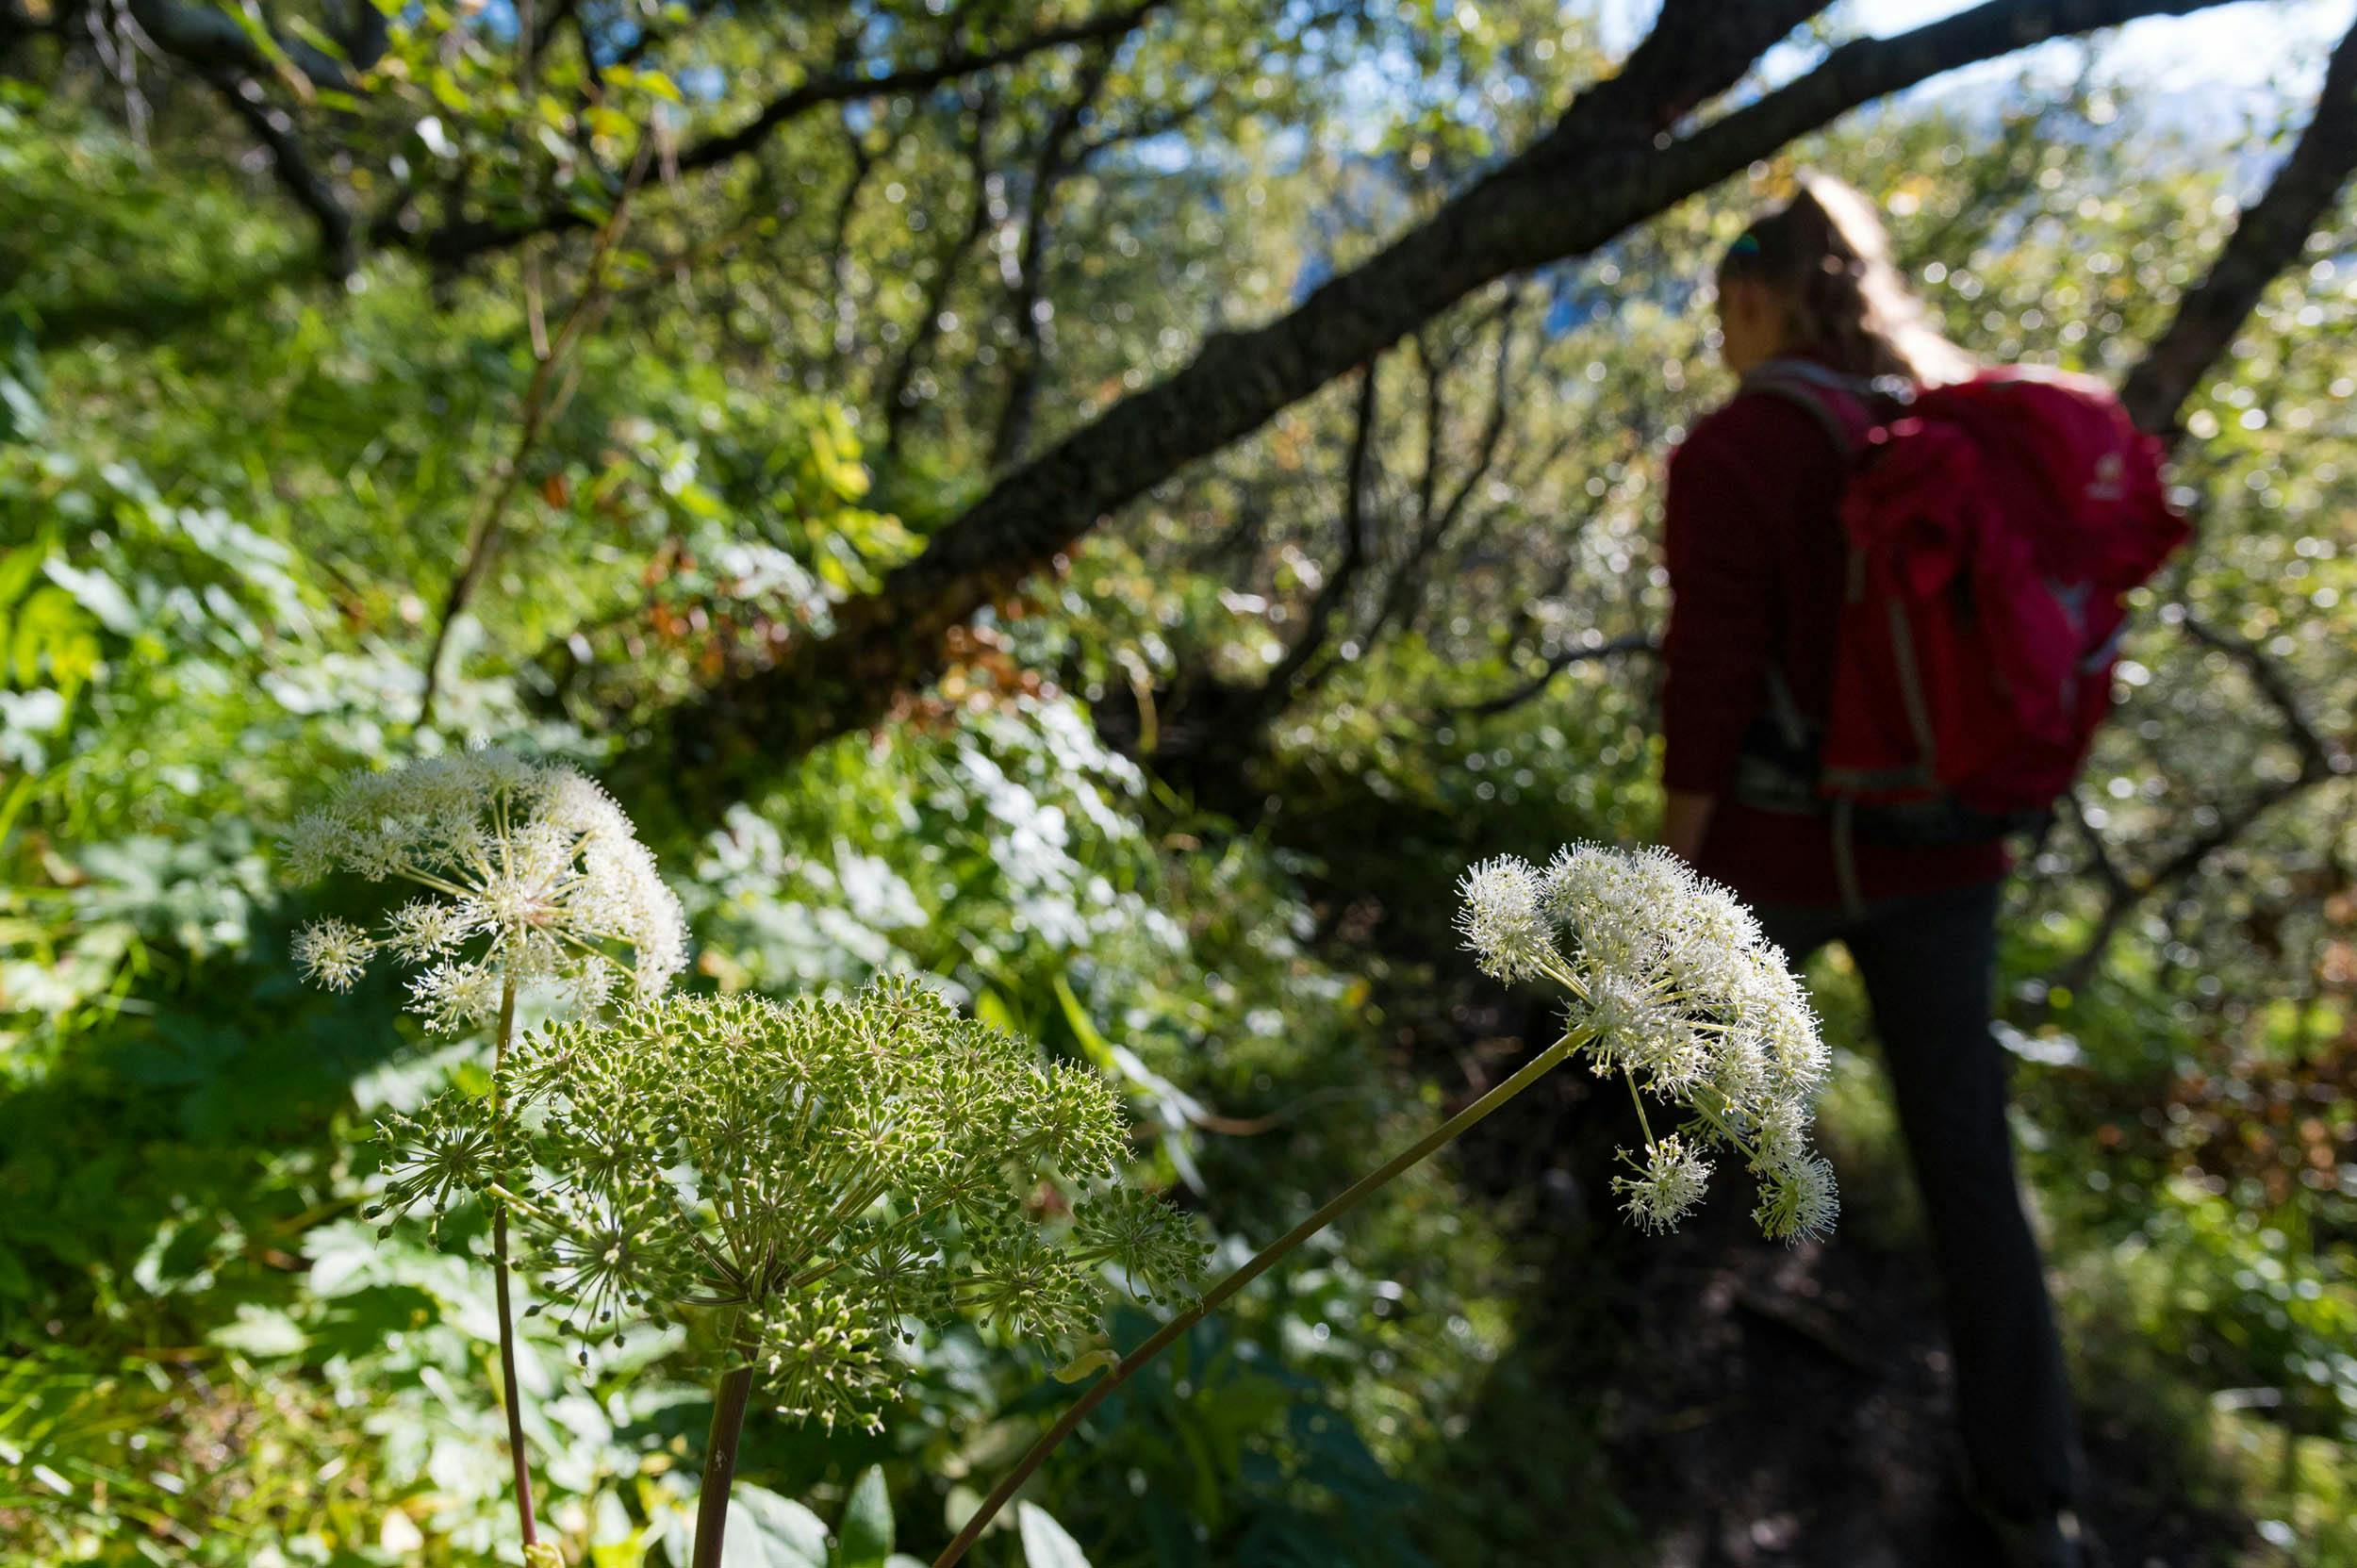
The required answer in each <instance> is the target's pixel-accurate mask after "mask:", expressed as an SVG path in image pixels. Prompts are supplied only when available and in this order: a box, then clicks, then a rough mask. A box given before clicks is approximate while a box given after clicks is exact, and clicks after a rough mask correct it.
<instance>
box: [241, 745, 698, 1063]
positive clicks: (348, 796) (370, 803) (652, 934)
mask: <svg viewBox="0 0 2357 1568" xmlns="http://www.w3.org/2000/svg"><path fill="white" fill-rule="evenodd" d="M284 850H285V853H286V856H287V860H288V867H289V868H290V869H291V870H293V871H294V872H295V873H296V874H297V875H298V876H303V877H305V878H309V877H316V876H320V875H323V874H325V873H327V872H330V871H349V872H353V873H354V874H357V875H359V876H363V877H366V878H368V879H370V880H371V881H384V880H387V879H394V880H399V881H403V882H408V883H415V884H417V885H418V886H420V887H422V888H424V889H425V890H426V895H427V896H425V897H422V898H419V899H414V900H410V901H409V902H407V903H405V904H404V905H402V906H401V907H400V908H398V909H396V910H395V911H393V913H392V914H391V916H388V917H387V920H386V922H385V927H384V932H383V934H382V936H381V938H371V937H370V936H368V935H366V934H365V933H362V932H360V931H359V929H358V928H357V927H353V926H350V925H346V924H343V923H341V922H336V923H334V924H335V925H336V926H337V927H338V928H339V929H337V930H333V931H330V930H326V929H324V928H325V927H326V926H327V925H328V924H329V923H328V922H322V923H321V927H315V928H313V929H312V931H311V932H306V933H305V936H304V937H303V938H299V939H298V948H297V957H298V959H300V960H301V961H302V963H303V966H304V969H305V973H306V974H307V975H308V976H310V978H312V979H313V980H315V981H318V982H320V983H321V984H326V985H331V986H334V987H336V988H337V989H339V990H340V989H342V988H344V987H345V986H348V985H349V984H351V982H352V980H353V979H354V977H356V976H357V975H358V973H359V970H360V966H362V965H365V963H366V962H367V960H368V958H369V956H370V955H371V954H372V953H374V952H375V951H376V950H378V949H387V950H389V951H391V952H393V953H394V954H396V955H397V956H398V957H400V958H401V959H403V960H404V961H405V962H407V963H409V964H413V965H418V966H421V967H422V970H423V972H422V973H420V975H419V976H418V977H417V979H416V980H414V981H413V982H411V985H410V994H411V998H412V1002H411V1005H412V1006H413V1007H414V1008H415V1010H416V1011H418V1012H419V1013H420V1014H421V1015H424V1017H425V1019H426V1021H427V1026H428V1027H429V1028H432V1029H436V1030H438V1031H455V1030H463V1029H468V1028H472V1027H475V1026H477V1025H479V1024H481V1023H483V1022H485V1021H486V1019H488V1018H489V1017H491V1016H494V1015H496V1014H497V1013H498V1010H499V1001H500V998H501V996H502V995H503V991H504V990H505V988H506V987H507V986H508V985H509V984H511V983H512V984H514V985H516V986H519V987H521V986H526V985H535V984H537V985H540V986H543V987H545V988H546V989H548V990H549V991H551V992H552V993H553V995H554V999H555V1000H556V1001H557V1003H558V1004H559V1005H560V1006H562V1007H566V1008H569V1009H574V1010H592V1009H595V1008H596V1007H598V1006H600V1005H601V1004H602V1003H603V1001H604V1000H605V999H606V998H607V997H608V996H610V995H611V994H612V993H613V992H614V990H615V989H616V986H617V984H618V983H626V984H628V985H630V986H633V987H635V989H636V990H638V991H639V992H641V993H649V994H651V993H656V992H660V991H662V990H664V989H666V988H667V987H668V985H669V984H670V982H671V978H672V977H673V976H674V975H676V974H678V973H679V971H680V970H681V969H682V968H684V967H685V966H686V963H687V926H686V920H685V917H684V916H683V915H682V913H681V910H680V903H679V900H678V898H677V897H676V896H674V895H673V894H672V892H671V890H670V888H669V887H668V886H667V885H666V884H665V883H664V881H663V878H662V876H661V874H660V873H659V872H658V870H657V869H656V867H655V861H654V856H653V855H652V854H651V853H650V852H649V851H648V850H647V847H646V846H645V845H643V844H641V843H639V842H638V839H637V836H636V834H635V832H634V831H633V829H632V827H631V822H630V818H629V817H627V816H625V815H624V814H623V812H622V809H621V807H619V806H618V805H617V804H615V802H614V801H613V799H612V798H611V797H610V796H608V795H607V794H606V793H605V791H604V790H602V789H601V788H599V787H598V785H597V784H594V783H593V782H591V781H590V780H589V779H588V778H586V777H585V776H584V775H583V774H582V773H580V772H579V771H578V770H576V769H574V768H573V767H569V766H567V765H565V764H563V763H536V762H532V761H529V760H527V759H525V758H523V757H519V756H518V755H517V754H515V753H514V752H512V751H503V750H500V749H497V748H481V749H477V750H474V751H463V752H458V753H455V754H453V755H448V756H440V757H430V758H425V759H422V760H420V761H418V762H413V763H410V764H408V765H407V766H405V767H398V768H394V769H391V770H389V771H387V772H383V773H371V772H360V773H355V774H354V775H352V776H351V777H349V778H348V779H346V780H345V781H344V784H343V785H342V787H341V788H339V789H338V791H337V793H336V797H335V799H334V800H333V801H331V802H330V803H329V804H328V806H327V807H326V808H324V809H323V810H319V811H313V812H308V813H305V815H304V816H303V817H301V818H300V819H299V820H298V821H297V822H296V823H295V825H294V826H293V828H292V829H291V830H290V831H289V832H288V834H287V837H286V840H285V843H284ZM314 933H317V934H314Z"/></svg>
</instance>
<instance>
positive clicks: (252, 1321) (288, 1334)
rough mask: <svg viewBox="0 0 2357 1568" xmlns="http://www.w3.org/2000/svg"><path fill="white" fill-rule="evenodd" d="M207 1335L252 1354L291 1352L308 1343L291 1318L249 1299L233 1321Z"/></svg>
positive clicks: (225, 1344) (263, 1355)
mask: <svg viewBox="0 0 2357 1568" xmlns="http://www.w3.org/2000/svg"><path fill="white" fill-rule="evenodd" d="M206 1338H207V1339H209V1340H211V1341H212V1342H213V1343H214V1344H215V1345H223V1346H225V1347H226V1348H228V1349H231V1350H237V1351H240V1352H242V1353H244V1354H246V1355H248V1356H254V1357H265V1356H291V1355H294V1354H295V1353H296V1352H297V1351H299V1350H301V1349H302V1348H303V1347H304V1346H305V1345H308V1344H309V1343H310V1338H309V1336H308V1335H306V1334H305V1333H304V1331H303V1330H302V1329H300V1328H298V1327H297V1326H296V1324H295V1321H294V1319H293V1318H291V1317H288V1315H287V1314H286V1313H285V1312H279V1311H278V1310H276V1309H275V1308H272V1307H257V1306H255V1305H253V1304H252V1303H250V1302H249V1303H246V1304H244V1305H241V1306H239V1308H238V1320H237V1321H236V1322H235V1323H227V1324H223V1326H222V1327H220V1328H218V1329H214V1330H213V1331H212V1332H211V1333H210V1334H207V1335H206Z"/></svg>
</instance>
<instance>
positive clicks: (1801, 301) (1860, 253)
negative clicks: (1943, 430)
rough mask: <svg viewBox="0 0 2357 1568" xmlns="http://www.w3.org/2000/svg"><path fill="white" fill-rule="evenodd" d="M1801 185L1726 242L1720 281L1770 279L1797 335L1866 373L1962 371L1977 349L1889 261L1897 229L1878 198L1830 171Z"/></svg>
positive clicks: (1948, 376)
mask: <svg viewBox="0 0 2357 1568" xmlns="http://www.w3.org/2000/svg"><path fill="white" fill-rule="evenodd" d="M1800 187H1801V189H1800V190H1799V192H1798V193H1797V194H1796V195H1794V196H1793V198H1792V200H1791V201H1790V202H1788V203H1787V204H1786V205H1785V206H1782V207H1780V208H1778V209H1777V210H1776V211H1774V212H1771V213H1769V214H1767V215H1766V216H1765V217H1762V218H1758V219H1755V220H1754V222H1753V223H1752V226H1751V227H1749V228H1747V229H1745V230H1744V231H1743V232H1742V234H1741V235H1739V236H1738V237H1737V239H1736V240H1735V242H1734V243H1733V244H1731V245H1729V246H1728V247H1727V253H1726V255H1725V256H1724V257H1722V259H1721V261H1720V263H1719V281H1720V283H1721V285H1722V286H1724V285H1725V284H1727V283H1729V282H1732V281H1746V282H1755V283H1759V284H1764V285H1765V286H1767V287H1768V288H1769V289H1772V290H1773V291H1774V292H1775V293H1776V294H1777V295H1778V296H1779V297H1780V298H1781V299H1782V301H1783V303H1784V305H1785V307H1786V308H1787V310H1788V311H1789V312H1790V321H1791V334H1792V339H1793V344H1794V346H1795V347H1798V348H1805V349H1807V350H1809V351H1811V352H1813V353H1816V354H1819V355H1823V356H1824V357H1825V358H1826V359H1827V360H1829V361H1831V363H1832V364H1833V366H1834V368H1835V369H1837V370H1840V371H1847V372H1848V373H1850V374H1852V375H1860V376H1904V378H1906V379H1907V380H1909V381H1912V382H1914V383H1916V384H1917V385H1919V386H1938V385H1941V384H1943V383H1946V382H1952V381H1962V380H1964V379H1965V378H1966V377H1968V376H1970V374H1972V372H1973V371H1974V370H1975V369H1976V368H1977V367H1976V366H1975V365H1974V363H1973V360H1972V356H1971V355H1969V354H1967V353H1965V351H1964V350H1962V349H1960V348H1958V347H1957V346H1956V345H1955V344H1953V343H1952V342H1950V341H1949V340H1948V339H1947V338H1943V337H1941V336H1940V335H1939V334H1938V333H1937V332H1936V331H1934V330H1933V329H1932V327H1931V326H1930V325H1929V324H1928V323H1927V322H1925V321H1924V317H1923V306H1922V304H1921V302H1920V301H1918V300H1917V299H1916V297H1915V296H1914V294H1913V293H1911V292H1909V291H1908V289H1907V286H1906V281H1905V280H1904V278H1902V277H1901V276H1900V275H1899V270H1898V269H1897V268H1896V267H1894V266H1892V265H1891V261H1890V237H1889V235H1888V234H1887V233H1886V232H1885V231H1884V229H1883V225H1882V220H1881V219H1880V218H1879V217H1877V216H1876V215H1875V212H1874V207H1873V204H1872V203H1871V202H1869V201H1868V200H1867V199H1866V198H1865V197H1864V196H1862V195H1860V194H1859V193H1858V192H1857V191H1856V190H1853V189H1852V188H1851V187H1849V186H1847V185H1844V184H1843V183H1842V182H1841V181H1839V180H1837V179H1834V178H1831V177H1830V176H1828V175H1824V174H1819V173H1802V174H1801V176H1800Z"/></svg>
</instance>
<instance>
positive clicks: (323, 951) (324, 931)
mask: <svg viewBox="0 0 2357 1568" xmlns="http://www.w3.org/2000/svg"><path fill="white" fill-rule="evenodd" d="M375 952H376V944H375V943H373V942H371V941H370V940H369V936H368V933H366V932H364V931H362V930H361V929H360V928H359V927H358V926H355V925H354V924H353V923H352V922H351V921H349V920H338V919H335V918H332V917H331V918H328V919H324V920H314V921H312V922H311V923H310V924H309V925H307V926H305V927H304V928H303V929H302V930H301V931H299V932H297V933H295V939H294V958H295V963H296V964H298V965H300V966H302V969H303V974H304V978H305V979H306V980H308V981H310V982H312V983H313V984H315V985H324V986H326V987H327V988H328V989H329V990H330V991H349V990H351V989H352V982H354V981H356V980H358V979H359V978H360V976H361V975H362V974H363V973H365V972H366V971H367V969H368V966H369V960H370V958H371V957H372V956H374V954H375Z"/></svg>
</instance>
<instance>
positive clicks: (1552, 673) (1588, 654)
mask: <svg viewBox="0 0 2357 1568" xmlns="http://www.w3.org/2000/svg"><path fill="white" fill-rule="evenodd" d="M1660 652H1661V648H1660V646H1659V645H1658V644H1657V643H1656V642H1655V641H1654V639H1653V638H1652V637H1651V636H1649V635H1646V634H1644V633H1642V632H1631V633H1629V634H1627V635H1624V636H1618V637H1614V638H1612V639H1611V640H1610V641H1609V642H1600V643H1597V644H1595V645H1594V646H1593V647H1586V648H1566V649H1564V650H1563V651H1562V652H1558V653H1556V654H1555V655H1553V656H1552V657H1551V658H1549V659H1548V660H1547V662H1546V667H1545V668H1542V669H1541V670H1539V671H1538V672H1537V673H1536V674H1534V675H1532V676H1530V678H1529V679H1527V680H1525V681H1524V682H1523V683H1522V684H1520V685H1515V686H1510V687H1508V689H1506V690H1505V691H1502V692H1500V693H1498V694H1497V695H1496V696H1494V697H1485V698H1481V699H1479V700H1478V701H1472V702H1461V703H1457V704H1454V705H1452V706H1449V707H1447V708H1444V709H1442V710H1441V713H1440V715H1439V716H1438V717H1440V718H1496V717H1497V716H1498V715H1499V714H1502V713H1510V712H1512V711H1513V710H1514V709H1516V708H1519V707H1521V706H1522V705H1523V704H1524V703H1525V702H1528V701H1532V700H1533V699H1535V698H1537V697H1539V696H1540V695H1541V694H1542V693H1544V692H1545V691H1546V689H1547V687H1549V686H1551V685H1554V684H1555V678H1556V677H1557V676H1558V675H1560V674H1562V673H1563V672H1564V671H1565V670H1567V669H1569V668H1572V667H1573V666H1574V665H1580V664H1589V663H1591V662H1593V661H1594V660H1597V659H1618V658H1625V657H1628V656H1630V655H1640V656H1643V657H1647V658H1652V657H1656V656H1658V655H1659V653H1660Z"/></svg>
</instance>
